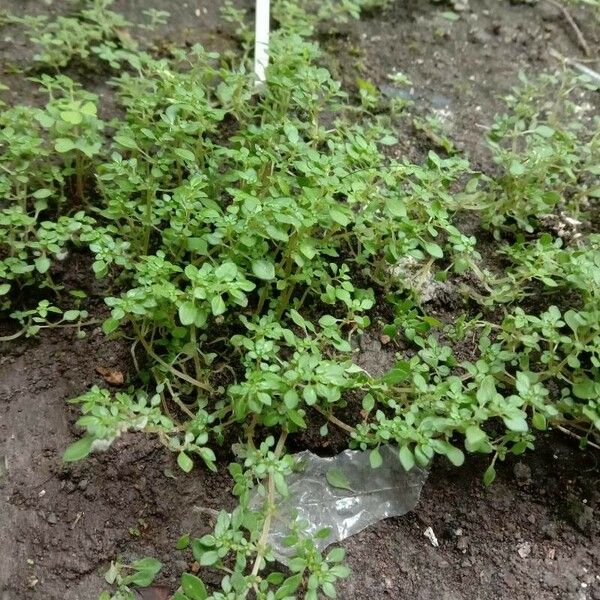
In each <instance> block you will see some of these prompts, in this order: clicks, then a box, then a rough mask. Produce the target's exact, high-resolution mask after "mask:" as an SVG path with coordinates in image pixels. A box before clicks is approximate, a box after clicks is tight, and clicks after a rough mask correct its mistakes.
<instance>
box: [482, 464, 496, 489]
mask: <svg viewBox="0 0 600 600" xmlns="http://www.w3.org/2000/svg"><path fill="white" fill-rule="evenodd" d="M494 479H496V469H495V468H494V465H493V464H492V465H490V466H489V467H488V468H487V469H486V470H485V473H484V474H483V484H484V485H486V486H487V485H491V484H492V483H493V482H494Z"/></svg>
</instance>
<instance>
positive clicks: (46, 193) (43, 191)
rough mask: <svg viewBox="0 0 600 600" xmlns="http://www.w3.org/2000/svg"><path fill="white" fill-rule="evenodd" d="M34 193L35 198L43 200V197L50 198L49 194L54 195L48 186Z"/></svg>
mask: <svg viewBox="0 0 600 600" xmlns="http://www.w3.org/2000/svg"><path fill="white" fill-rule="evenodd" d="M32 195H33V197H34V198H37V199H38V200H41V199H42V198H48V196H52V190H49V189H48V188H41V189H39V190H36V191H35V192H33V194H32Z"/></svg>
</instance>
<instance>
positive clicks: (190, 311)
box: [179, 302, 198, 326]
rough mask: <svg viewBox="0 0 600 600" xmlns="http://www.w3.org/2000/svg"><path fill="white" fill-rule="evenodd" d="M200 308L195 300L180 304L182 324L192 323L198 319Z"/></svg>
mask: <svg viewBox="0 0 600 600" xmlns="http://www.w3.org/2000/svg"><path fill="white" fill-rule="evenodd" d="M197 312H198V309H197V308H196V305H195V304H194V303H193V302H184V303H183V304H181V305H180V306H179V320H180V321H181V324H182V325H185V326H188V325H192V323H194V321H195V320H196V314H197Z"/></svg>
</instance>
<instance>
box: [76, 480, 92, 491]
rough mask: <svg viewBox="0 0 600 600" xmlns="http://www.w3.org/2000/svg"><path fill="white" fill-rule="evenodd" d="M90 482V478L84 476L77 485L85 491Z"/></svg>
mask: <svg viewBox="0 0 600 600" xmlns="http://www.w3.org/2000/svg"><path fill="white" fill-rule="evenodd" d="M89 483H90V480H89V479H85V478H84V479H82V480H81V481H80V482H79V483H78V484H77V487H78V488H79V489H80V490H81V491H83V490H85V489H86V488H87V486H88V485H89Z"/></svg>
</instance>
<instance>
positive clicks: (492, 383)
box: [477, 375, 497, 404]
mask: <svg viewBox="0 0 600 600" xmlns="http://www.w3.org/2000/svg"><path fill="white" fill-rule="evenodd" d="M496 393H497V392H496V380H495V379H494V377H493V376H492V375H486V376H485V377H484V378H483V380H482V381H481V386H480V387H479V389H478V390H477V400H478V401H479V402H480V403H481V404H487V403H488V402H491V401H492V400H494V398H495V397H496Z"/></svg>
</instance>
